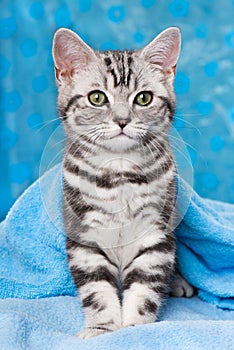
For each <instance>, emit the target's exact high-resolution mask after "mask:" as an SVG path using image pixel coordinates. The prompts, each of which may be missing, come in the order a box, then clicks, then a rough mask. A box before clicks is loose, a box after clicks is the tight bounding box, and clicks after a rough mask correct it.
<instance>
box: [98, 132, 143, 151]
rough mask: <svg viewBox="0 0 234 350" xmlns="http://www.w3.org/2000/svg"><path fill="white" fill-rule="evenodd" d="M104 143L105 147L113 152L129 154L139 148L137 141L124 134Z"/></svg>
mask: <svg viewBox="0 0 234 350" xmlns="http://www.w3.org/2000/svg"><path fill="white" fill-rule="evenodd" d="M103 143H104V145H105V147H106V148H108V149H109V150H111V151H112V152H127V151H131V150H134V149H136V148H137V147H138V142H137V140H134V139H133V138H130V137H128V136H126V135H124V134H119V135H118V136H115V137H113V138H110V139H106V140H104V142H103Z"/></svg>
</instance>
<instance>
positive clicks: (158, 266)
mask: <svg viewBox="0 0 234 350" xmlns="http://www.w3.org/2000/svg"><path fill="white" fill-rule="evenodd" d="M149 241H150V240H149ZM151 241H152V240H151ZM174 260H175V244H174V238H173V237H171V239H170V238H169V239H168V238H167V239H166V238H165V241H161V242H160V243H156V244H154V245H150V246H149V245H148V246H147V244H145V245H144V246H143V247H142V246H141V248H140V249H139V251H138V254H137V256H136V257H135V258H134V259H133V261H132V262H131V263H130V264H128V266H127V267H125V269H124V271H123V305H122V324H123V326H124V327H127V326H130V325H136V324H143V323H151V322H154V321H155V320H156V316H157V311H158V309H159V307H160V305H161V301H162V298H163V296H164V294H165V292H166V291H167V289H168V286H169V281H170V276H171V273H172V271H173V268H174Z"/></svg>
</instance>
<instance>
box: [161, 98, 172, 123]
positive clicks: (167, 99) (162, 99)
mask: <svg viewBox="0 0 234 350" xmlns="http://www.w3.org/2000/svg"><path fill="white" fill-rule="evenodd" d="M158 98H159V99H160V100H161V101H163V103H164V104H165V105H166V107H167V109H168V110H169V112H170V120H171V119H172V117H173V115H174V113H175V107H174V106H173V105H172V103H171V101H170V100H169V98H167V97H165V96H158Z"/></svg>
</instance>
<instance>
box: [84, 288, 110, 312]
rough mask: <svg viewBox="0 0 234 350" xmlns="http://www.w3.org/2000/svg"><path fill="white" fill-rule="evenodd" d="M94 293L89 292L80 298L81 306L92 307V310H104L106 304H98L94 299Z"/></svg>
mask: <svg viewBox="0 0 234 350" xmlns="http://www.w3.org/2000/svg"><path fill="white" fill-rule="evenodd" d="M96 294H97V293H95V292H93V293H91V294H89V295H88V296H87V297H85V298H84V299H83V300H82V306H83V307H92V308H93V309H94V310H97V311H98V312H100V311H103V310H105V308H106V306H105V305H104V304H100V303H99V302H98V301H97V300H96Z"/></svg>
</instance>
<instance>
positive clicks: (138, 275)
mask: <svg viewBox="0 0 234 350" xmlns="http://www.w3.org/2000/svg"><path fill="white" fill-rule="evenodd" d="M164 282H165V276H163V275H161V274H158V273H155V274H150V275H149V274H146V273H145V272H144V271H142V270H140V269H133V270H132V271H131V272H129V273H128V274H127V275H126V277H125V279H124V281H123V286H122V289H123V290H126V289H129V288H130V287H131V285H132V284H133V283H140V284H151V283H164Z"/></svg>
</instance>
